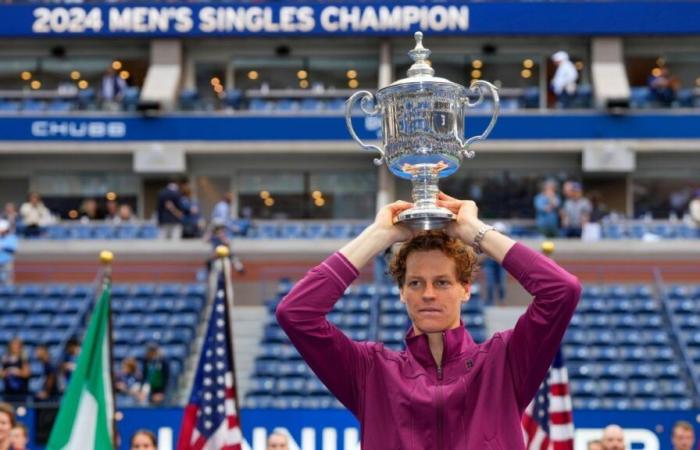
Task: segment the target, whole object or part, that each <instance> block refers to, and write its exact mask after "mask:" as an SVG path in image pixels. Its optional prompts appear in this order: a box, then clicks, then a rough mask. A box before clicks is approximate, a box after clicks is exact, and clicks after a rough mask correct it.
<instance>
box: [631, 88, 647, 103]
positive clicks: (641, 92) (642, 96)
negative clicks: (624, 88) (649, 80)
mask: <svg viewBox="0 0 700 450" xmlns="http://www.w3.org/2000/svg"><path fill="white" fill-rule="evenodd" d="M630 91H631V92H630V106H631V107H632V108H648V107H649V106H650V104H651V95H650V93H649V88H648V87H646V86H632V87H631V89H630Z"/></svg>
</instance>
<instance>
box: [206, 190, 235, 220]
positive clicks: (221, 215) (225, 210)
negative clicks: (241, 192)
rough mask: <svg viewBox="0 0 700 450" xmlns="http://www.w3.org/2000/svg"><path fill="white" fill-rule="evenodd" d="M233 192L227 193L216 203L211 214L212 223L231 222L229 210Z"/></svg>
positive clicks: (231, 204)
mask: <svg viewBox="0 0 700 450" xmlns="http://www.w3.org/2000/svg"><path fill="white" fill-rule="evenodd" d="M233 200H234V196H233V192H227V193H225V194H224V196H223V198H222V199H221V200H219V201H218V202H216V205H214V210H213V211H212V213H211V222H212V223H227V222H228V221H229V220H231V217H232V216H231V210H232V206H233Z"/></svg>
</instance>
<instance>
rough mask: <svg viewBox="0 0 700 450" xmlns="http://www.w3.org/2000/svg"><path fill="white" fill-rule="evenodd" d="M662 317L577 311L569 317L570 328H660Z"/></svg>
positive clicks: (642, 314)
mask: <svg viewBox="0 0 700 450" xmlns="http://www.w3.org/2000/svg"><path fill="white" fill-rule="evenodd" d="M662 325H663V318H662V317H661V316H660V315H658V314H644V313H641V314H632V313H618V314H615V313H607V314H602V313H587V314H580V313H577V314H575V315H574V317H572V318H571V322H570V324H569V326H571V327H572V328H606V329H612V328H636V329H638V328H661V326H662Z"/></svg>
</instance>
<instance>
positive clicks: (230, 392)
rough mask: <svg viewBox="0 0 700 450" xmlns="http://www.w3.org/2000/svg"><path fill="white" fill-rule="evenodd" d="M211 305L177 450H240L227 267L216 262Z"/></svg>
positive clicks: (241, 437)
mask: <svg viewBox="0 0 700 450" xmlns="http://www.w3.org/2000/svg"><path fill="white" fill-rule="evenodd" d="M219 262H220V264H218V263H217V264H214V265H213V268H214V270H215V271H216V272H218V274H216V275H212V276H216V277H217V281H216V290H215V294H214V304H213V308H212V311H211V315H210V317H209V323H208V325H207V334H206V338H205V339H204V343H203V345H202V353H201V355H200V357H199V364H198V366H197V374H196V376H195V379H194V384H193V386H192V394H191V396H190V401H189V403H188V405H187V407H186V408H185V415H184V417H183V419H182V426H181V428H180V437H179V439H178V443H177V450H241V448H242V442H243V435H242V432H241V425H240V417H239V414H238V406H237V404H236V388H235V383H234V380H235V377H234V368H233V367H234V366H233V351H232V347H233V341H232V339H231V327H230V316H229V308H230V305H229V302H228V298H229V297H230V296H231V295H232V289H231V285H230V281H229V279H228V274H230V263H229V262H228V261H224V260H220V261H219Z"/></svg>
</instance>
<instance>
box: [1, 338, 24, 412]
mask: <svg viewBox="0 0 700 450" xmlns="http://www.w3.org/2000/svg"><path fill="white" fill-rule="evenodd" d="M30 376H31V372H30V370H29V357H27V354H26V353H25V352H24V344H23V343H22V340H21V339H20V338H14V339H12V340H11V341H10V342H8V343H7V352H6V353H5V354H4V355H2V369H0V378H2V380H3V381H4V385H5V400H9V401H24V400H25V399H26V397H27V395H28V394H29V377H30Z"/></svg>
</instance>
